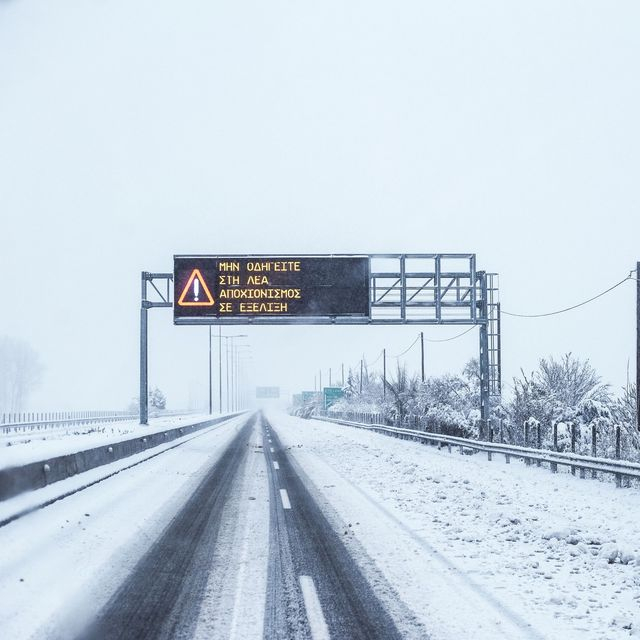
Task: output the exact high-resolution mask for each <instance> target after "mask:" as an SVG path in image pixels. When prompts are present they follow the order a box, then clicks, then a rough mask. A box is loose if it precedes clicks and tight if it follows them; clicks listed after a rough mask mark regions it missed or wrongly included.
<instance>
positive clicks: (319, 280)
mask: <svg viewBox="0 0 640 640" xmlns="http://www.w3.org/2000/svg"><path fill="white" fill-rule="evenodd" d="M369 270H370V268H369V257H368V256H352V255H351V256H174V278H173V284H174V305H173V314H174V315H173V318H174V323H176V324H221V323H225V322H226V323H236V324H241V323H251V322H255V321H257V322H262V323H274V324H275V323H278V322H284V323H286V322H289V323H293V322H297V321H301V322H304V321H306V322H314V320H319V321H322V320H323V319H324V320H328V319H331V318H337V317H340V318H344V317H351V318H354V319H358V318H359V319H365V321H366V318H369V317H370V304H369Z"/></svg>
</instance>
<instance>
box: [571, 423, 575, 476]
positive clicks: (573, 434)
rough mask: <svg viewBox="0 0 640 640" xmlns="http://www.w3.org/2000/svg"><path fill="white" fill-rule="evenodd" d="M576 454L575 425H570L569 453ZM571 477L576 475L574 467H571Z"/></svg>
mask: <svg viewBox="0 0 640 640" xmlns="http://www.w3.org/2000/svg"><path fill="white" fill-rule="evenodd" d="M575 452H576V425H575V424H574V423H573V422H572V423H571V453H575ZM571 475H572V476H575V475H576V468H575V466H574V465H571Z"/></svg>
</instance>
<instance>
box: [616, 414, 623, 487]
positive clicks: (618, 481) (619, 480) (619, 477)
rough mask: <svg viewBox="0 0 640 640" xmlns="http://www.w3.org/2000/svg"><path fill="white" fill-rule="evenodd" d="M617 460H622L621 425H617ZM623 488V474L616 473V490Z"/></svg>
mask: <svg viewBox="0 0 640 640" xmlns="http://www.w3.org/2000/svg"><path fill="white" fill-rule="evenodd" d="M616 460H620V425H619V424H617V425H616ZM621 486H622V474H621V473H616V488H618V489H620V487H621Z"/></svg>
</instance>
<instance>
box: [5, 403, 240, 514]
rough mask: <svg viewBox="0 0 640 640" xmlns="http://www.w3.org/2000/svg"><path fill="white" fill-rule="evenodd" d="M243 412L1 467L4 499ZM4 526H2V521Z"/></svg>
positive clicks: (141, 428) (130, 454) (141, 432)
mask: <svg viewBox="0 0 640 640" xmlns="http://www.w3.org/2000/svg"><path fill="white" fill-rule="evenodd" d="M241 413H243V412H237V413H230V414H227V415H222V416H216V417H209V418H206V419H204V420H202V421H201V422H196V423H193V424H186V425H182V426H176V427H172V428H167V429H166V430H162V431H156V432H153V433H149V434H146V433H145V432H144V429H145V428H146V427H140V428H139V430H138V431H137V433H136V435H135V436H133V437H129V438H127V439H125V440H119V441H116V442H107V443H104V444H101V445H99V446H97V447H92V448H90V449H84V450H82V451H76V452H74V453H68V454H62V455H58V456H54V457H53V458H43V459H41V460H38V461H35V462H28V463H26V464H22V465H19V466H16V467H6V468H3V469H0V502H1V501H3V500H7V499H9V498H13V497H14V496H17V495H19V494H21V493H24V492H25V491H32V490H34V489H40V488H42V487H45V486H47V485H50V484H53V483H54V482H58V481H60V480H65V479H66V478H69V477H71V476H74V475H77V474H79V473H83V472H85V471H89V470H90V469H95V468H96V467H100V466H103V465H105V464H109V463H111V462H115V461H116V460H121V459H123V458H127V457H129V456H132V455H135V454H137V453H140V452H142V451H146V450H148V449H153V448H154V447H157V446H159V445H163V444H167V443H169V442H171V441H172V440H177V439H178V438H181V437H183V436H186V435H189V434H192V433H195V432H197V431H200V430H202V429H205V428H207V427H210V426H214V425H216V424H220V423H222V422H225V421H227V420H230V419H232V418H235V417H236V416H239V415H241ZM136 420H137V416H136ZM0 526H2V523H1V522H0Z"/></svg>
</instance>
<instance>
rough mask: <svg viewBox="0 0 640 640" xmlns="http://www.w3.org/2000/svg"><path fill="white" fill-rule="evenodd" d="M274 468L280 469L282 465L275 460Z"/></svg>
mask: <svg viewBox="0 0 640 640" xmlns="http://www.w3.org/2000/svg"><path fill="white" fill-rule="evenodd" d="M273 468H274V469H279V468H280V465H279V464H278V463H277V462H276V461H275V460H274V461H273Z"/></svg>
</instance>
